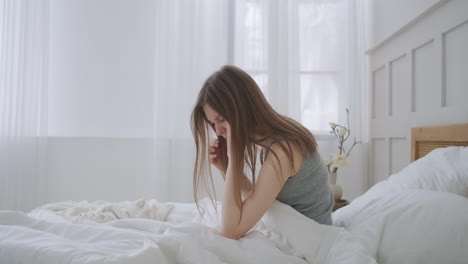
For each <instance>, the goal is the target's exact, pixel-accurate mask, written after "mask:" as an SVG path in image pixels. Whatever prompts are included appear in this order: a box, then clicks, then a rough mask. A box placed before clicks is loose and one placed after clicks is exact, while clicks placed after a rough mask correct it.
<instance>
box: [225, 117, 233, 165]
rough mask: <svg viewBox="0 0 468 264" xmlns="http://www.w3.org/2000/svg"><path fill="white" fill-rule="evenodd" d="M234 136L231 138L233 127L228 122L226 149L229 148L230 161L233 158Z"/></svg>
mask: <svg viewBox="0 0 468 264" xmlns="http://www.w3.org/2000/svg"><path fill="white" fill-rule="evenodd" d="M231 144H232V136H231V126H230V125H229V123H228V122H226V145H227V146H226V148H227V157H228V159H229V158H230V157H231V150H232V147H231V146H232V145H231Z"/></svg>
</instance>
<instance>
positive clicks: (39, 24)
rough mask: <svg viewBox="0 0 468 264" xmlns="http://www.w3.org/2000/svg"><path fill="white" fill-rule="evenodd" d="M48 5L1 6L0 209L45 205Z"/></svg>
mask: <svg viewBox="0 0 468 264" xmlns="http://www.w3.org/2000/svg"><path fill="white" fill-rule="evenodd" d="M47 12H48V1H46V0H21V1H18V0H2V1H0V181H1V182H0V209H19V210H25V211H27V210H29V209H31V208H33V207H34V206H37V205H39V204H40V203H42V201H43V200H44V194H45V193H44V172H45V161H46V152H45V147H46V142H47V140H46V137H45V136H46V129H47V120H46V114H47V113H46V109H47V100H46V95H47V78H46V77H47V29H48V14H47Z"/></svg>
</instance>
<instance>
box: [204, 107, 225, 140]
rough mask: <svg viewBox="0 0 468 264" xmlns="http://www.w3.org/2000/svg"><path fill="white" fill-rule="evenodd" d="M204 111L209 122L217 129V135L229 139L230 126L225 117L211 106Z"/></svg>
mask: <svg viewBox="0 0 468 264" xmlns="http://www.w3.org/2000/svg"><path fill="white" fill-rule="evenodd" d="M203 111H204V112H205V116H206V118H207V119H208V122H210V124H211V125H212V126H213V127H214V128H215V131H216V135H218V136H222V137H224V138H227V128H228V126H229V125H228V123H227V121H226V120H225V119H224V117H222V116H221V115H220V114H218V113H217V112H216V111H215V110H213V108H212V107H211V106H210V105H209V104H206V105H204V106H203Z"/></svg>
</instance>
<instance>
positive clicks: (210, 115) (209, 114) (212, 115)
mask: <svg viewBox="0 0 468 264" xmlns="http://www.w3.org/2000/svg"><path fill="white" fill-rule="evenodd" d="M203 112H205V116H206V118H207V119H208V120H209V121H214V120H215V119H216V118H218V116H219V114H218V112H216V111H215V110H214V109H213V108H212V107H211V106H210V105H209V104H205V105H204V106H203Z"/></svg>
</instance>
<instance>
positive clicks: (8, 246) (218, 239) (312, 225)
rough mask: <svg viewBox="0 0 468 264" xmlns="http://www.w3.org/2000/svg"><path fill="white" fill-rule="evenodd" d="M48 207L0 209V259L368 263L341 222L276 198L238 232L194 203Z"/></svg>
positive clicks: (370, 260) (37, 263)
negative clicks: (150, 207) (148, 207)
mask: <svg viewBox="0 0 468 264" xmlns="http://www.w3.org/2000/svg"><path fill="white" fill-rule="evenodd" d="M168 205H171V204H168ZM172 205H174V204H172ZM181 207H182V208H183V210H180V208H181ZM47 208H49V209H47V210H43V209H41V210H38V209H36V210H35V211H33V212H31V213H29V214H25V213H22V212H17V211H0V263H34V264H40V263H47V264H48V263H81V264H83V263H86V264H88V263H99V264H105V263H112V264H114V263H122V264H123V263H139V264H145V263H188V264H192V263H193V264H196V263H246V264H247V263H252V264H254V263H269V264H275V263H278V264H283V263H301V264H302V263H325V264H328V263H329V264H341V263H342V264H345V263H346V264H354V263H355V264H375V260H374V259H373V258H372V257H370V256H368V255H366V254H365V253H364V252H365V251H364V249H363V248H362V245H361V244H360V243H358V242H357V241H356V240H354V239H353V237H352V236H351V235H350V234H349V233H348V232H347V231H346V230H345V229H344V228H338V227H332V226H323V225H319V224H317V223H316V222H314V221H313V220H311V219H309V218H307V217H305V216H303V215H301V214H300V213H298V212H297V211H295V210H294V209H292V208H291V207H289V206H287V205H284V204H281V203H279V202H275V203H274V204H273V206H272V208H271V209H270V210H269V211H268V212H267V214H266V215H265V216H264V217H263V218H262V220H261V221H260V222H259V223H258V224H257V225H256V226H255V227H254V228H253V229H252V230H250V231H249V232H248V233H247V234H246V235H245V236H244V237H243V238H241V239H239V240H232V239H228V238H225V237H223V236H220V235H219V233H218V231H217V225H219V222H218V221H213V218H211V217H209V216H208V214H206V213H203V214H202V215H198V212H197V209H196V206H195V205H194V204H192V205H191V206H187V205H184V206H179V207H178V206H177V204H175V205H174V209H173V210H172V211H171V213H169V216H168V217H167V220H168V221H166V222H163V221H158V220H153V219H144V218H126V219H116V220H112V221H108V222H105V223H97V222H93V221H91V220H89V221H82V222H81V223H80V224H74V223H71V221H70V220H69V219H67V218H66V217H62V216H60V217H58V215H57V214H53V213H51V212H52V211H51V210H50V208H52V207H51V206H47ZM188 208H192V209H191V210H192V213H187V212H185V211H186V210H187V209H188ZM219 209H221V208H219ZM188 210H190V209H188ZM176 213H180V216H179V217H178V216H174V215H173V214H176ZM218 213H221V211H218ZM197 215H198V216H197ZM171 219H177V221H171ZM184 219H185V220H184Z"/></svg>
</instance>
